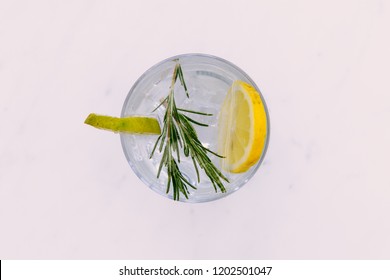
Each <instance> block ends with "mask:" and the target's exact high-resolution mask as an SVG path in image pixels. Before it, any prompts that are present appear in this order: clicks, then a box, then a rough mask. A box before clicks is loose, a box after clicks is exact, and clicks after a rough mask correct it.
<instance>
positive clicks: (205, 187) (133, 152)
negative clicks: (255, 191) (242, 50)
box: [121, 55, 257, 202]
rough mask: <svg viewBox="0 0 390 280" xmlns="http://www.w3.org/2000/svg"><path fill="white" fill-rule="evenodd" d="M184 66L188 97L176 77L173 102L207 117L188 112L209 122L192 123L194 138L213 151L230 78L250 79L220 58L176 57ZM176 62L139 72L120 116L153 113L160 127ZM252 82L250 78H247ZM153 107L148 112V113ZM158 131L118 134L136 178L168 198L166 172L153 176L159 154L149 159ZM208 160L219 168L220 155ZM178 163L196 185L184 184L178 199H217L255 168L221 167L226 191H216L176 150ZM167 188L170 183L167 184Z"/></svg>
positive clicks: (159, 159)
mask: <svg viewBox="0 0 390 280" xmlns="http://www.w3.org/2000/svg"><path fill="white" fill-rule="evenodd" d="M179 63H180V64H181V67H182V69H183V73H184V79H185V81H186V84H187V88H188V92H189V95H190V96H189V98H187V96H186V95H185V92H184V89H183V87H182V86H181V84H180V82H179V81H177V82H176V85H175V101H176V105H177V107H178V108H183V109H189V110H194V111H199V112H204V113H210V114H212V116H202V115H195V114H191V117H192V118H193V119H195V120H197V121H199V122H201V123H205V124H208V127H202V126H198V125H194V128H195V129H196V131H197V133H198V138H199V140H200V141H201V142H202V144H203V145H204V146H205V147H207V148H208V149H210V150H212V151H215V152H216V151H217V150H218V147H217V145H218V143H217V139H218V136H217V134H218V117H219V112H220V110H221V106H222V103H223V100H224V98H225V96H226V94H227V92H228V89H229V88H230V86H231V84H232V83H233V81H235V80H237V79H240V80H244V81H246V82H249V83H251V81H250V80H249V78H248V77H247V76H246V75H245V74H244V73H243V72H242V71H240V70H239V69H237V68H235V67H234V66H232V65H230V64H226V62H224V61H219V60H215V58H211V57H207V56H197V55H193V56H191V55H190V56H184V57H180V58H179ZM174 67H175V62H174V61H173V60H167V61H164V62H162V63H160V64H158V65H157V66H155V67H153V68H151V69H150V70H149V71H148V72H146V73H145V74H144V76H142V77H141V78H140V79H139V80H138V82H137V83H136V85H135V86H134V87H133V88H132V90H131V91H130V93H129V95H128V97H127V99H126V101H125V104H124V107H123V110H122V116H126V115H148V114H150V115H153V116H156V117H157V118H158V119H159V121H160V125H161V127H163V123H162V120H163V118H164V114H165V107H163V106H161V107H159V108H158V109H157V110H156V111H155V112H153V110H154V109H155V108H157V107H158V105H159V104H160V103H161V101H162V100H163V99H164V98H165V97H166V96H167V95H168V92H169V87H170V85H171V80H172V74H173V70H174ZM252 84H253V83H252ZM152 112H153V113H152ZM157 137H158V136H155V135H124V134H123V135H121V140H122V145H123V148H124V152H125V155H126V157H127V159H128V161H129V163H130V165H131V167H132V168H133V170H134V171H135V172H136V174H137V175H138V177H139V178H141V180H142V181H143V182H144V183H145V184H146V185H148V186H149V187H150V188H151V189H153V190H154V191H156V192H158V193H160V194H162V195H165V196H167V197H169V198H172V194H171V191H170V193H168V194H167V193H166V188H167V173H166V170H165V169H164V168H163V169H162V171H161V174H160V177H159V178H157V172H158V167H159V164H160V161H161V157H162V153H160V152H159V151H158V150H156V151H155V153H154V155H153V157H152V158H150V155H151V152H152V150H153V147H154V145H155V143H156V140H157ZM208 155H209V158H210V159H211V160H212V162H213V163H214V164H215V165H216V166H217V167H218V168H219V169H220V170H221V159H220V158H218V157H216V156H214V155H212V154H208ZM179 168H180V170H181V172H182V173H183V175H184V176H185V177H187V178H188V180H189V181H190V182H191V183H192V184H193V185H194V186H195V187H196V188H197V189H196V190H193V189H191V188H189V191H190V195H189V199H188V200H187V199H185V197H184V195H182V194H181V195H180V197H181V198H180V200H182V201H188V202H204V201H210V200H215V199H218V198H221V197H223V196H225V195H227V194H229V193H232V192H233V191H235V190H237V189H238V188H240V187H241V186H242V185H243V184H244V183H245V182H246V181H247V180H248V179H249V178H250V177H251V176H252V175H253V173H254V171H255V170H256V169H257V168H256V167H252V168H251V169H250V170H249V171H247V172H245V173H241V174H232V173H228V172H223V173H224V175H225V176H226V177H227V178H228V179H229V183H227V182H226V183H224V185H225V188H226V189H227V193H224V194H222V193H221V192H220V191H219V190H218V192H215V190H214V187H213V185H212V183H211V182H210V180H209V178H208V177H207V175H206V174H205V173H204V171H203V170H201V169H200V170H199V172H200V182H198V180H197V175H196V171H195V169H194V165H193V162H192V160H191V158H187V157H185V156H184V154H183V153H181V155H180V164H179ZM171 189H172V188H171Z"/></svg>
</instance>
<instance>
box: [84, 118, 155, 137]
mask: <svg viewBox="0 0 390 280" xmlns="http://www.w3.org/2000/svg"><path fill="white" fill-rule="evenodd" d="M84 123H86V124H89V125H91V126H93V127H96V128H100V129H106V130H110V131H113V132H125V133H141V134H160V133H161V129H160V124H159V123H158V120H157V119H155V118H152V117H144V116H130V117H123V118H116V117H110V116H102V115H96V114H89V116H88V117H87V118H86V120H85V121H84Z"/></svg>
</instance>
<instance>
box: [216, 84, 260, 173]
mask: <svg viewBox="0 0 390 280" xmlns="http://www.w3.org/2000/svg"><path fill="white" fill-rule="evenodd" d="M218 128H219V129H218V153H219V154H220V155H222V156H224V158H223V159H222V168H223V169H224V170H226V171H228V172H232V173H241V172H245V171H247V170H248V169H249V168H250V167H251V166H253V165H254V164H256V163H257V162H258V161H259V159H260V157H261V154H262V152H263V149H264V144H265V141H266V137H267V114H266V111H265V107H264V104H263V102H262V100H261V98H260V94H259V93H258V92H257V91H256V89H255V88H254V87H253V86H251V85H249V84H247V83H245V82H243V81H235V82H234V83H233V84H232V86H231V87H230V89H229V91H228V93H227V95H226V97H225V100H224V102H223V104H222V108H221V112H220V115H219V124H218Z"/></svg>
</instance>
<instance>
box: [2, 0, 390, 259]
mask: <svg viewBox="0 0 390 280" xmlns="http://www.w3.org/2000/svg"><path fill="white" fill-rule="evenodd" d="M389 27H390V2H389V1H380V0H372V1H370V0H361V1H302V0H299V1H298V0H296V1H209V0H197V1H179V0H176V1H7V0H5V1H4V0H2V1H1V4H0V119H1V125H0V128H1V129H0V221H1V223H0V224H1V225H0V227H1V229H0V259H4V258H5V259H37V258H44V259H84V258H86V259H153V258H157V259H167V258H174V259H182V258H185V259H192V258H195V259H204V258H205V259H214V258H222V259H225V258H227V259H302V258H303V259H345V258H348V259H377V258H380V259H381V258H387V259H388V258H390V219H389V213H390V172H389V163H388V161H389V158H390V125H389V120H390V82H389V65H390V54H389V50H390V40H389ZM189 52H201V53H208V54H213V55H217V56H220V57H223V58H225V59H227V60H230V61H232V62H233V63H235V64H236V65H238V66H239V67H241V68H242V69H244V70H245V71H246V72H247V73H248V74H249V75H250V76H251V77H252V78H253V79H254V80H255V81H256V83H257V84H258V85H259V87H260V88H261V90H262V91H263V94H264V96H265V98H266V100H267V103H268V106H269V110H270V115H271V125H272V127H271V130H272V134H271V142H270V146H269V150H268V154H267V157H266V160H265V162H264V164H263V166H262V167H261V169H260V170H259V172H258V173H257V174H256V175H255V177H254V178H253V179H252V180H251V181H250V182H249V183H248V184H247V185H246V186H245V187H244V188H243V189H242V190H240V191H239V192H237V193H235V194H233V195H231V196H229V197H227V198H225V199H222V200H219V201H216V202H212V203H205V204H183V203H175V202H173V201H170V200H167V199H165V198H163V197H160V196H159V195H157V194H155V193H154V192H152V191H150V190H149V189H148V188H147V187H145V186H144V185H143V184H142V183H141V182H140V180H139V179H138V178H137V177H136V176H135V175H134V173H133V172H132V171H131V169H130V167H129V166H128V164H127V162H126V160H125V158H124V155H123V152H122V149H121V145H120V141H119V137H118V136H116V135H112V134H110V133H104V132H99V131H96V130H94V129H91V128H90V127H87V126H85V125H84V124H83V121H84V118H85V117H86V116H87V114H88V113H90V112H98V113H105V114H111V115H119V114H120V110H121V106H122V103H123V101H124V98H125V96H126V94H127V92H128V90H129V89H130V87H131V86H132V84H133V83H134V82H135V80H136V79H137V78H138V77H139V76H140V75H141V74H142V73H143V72H144V71H145V70H146V69H148V68H149V67H150V66H151V65H153V64H155V63H156V62H158V61H160V60H162V59H164V58H167V57H170V56H172V55H176V54H181V53H189Z"/></svg>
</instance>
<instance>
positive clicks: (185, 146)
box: [150, 60, 229, 200]
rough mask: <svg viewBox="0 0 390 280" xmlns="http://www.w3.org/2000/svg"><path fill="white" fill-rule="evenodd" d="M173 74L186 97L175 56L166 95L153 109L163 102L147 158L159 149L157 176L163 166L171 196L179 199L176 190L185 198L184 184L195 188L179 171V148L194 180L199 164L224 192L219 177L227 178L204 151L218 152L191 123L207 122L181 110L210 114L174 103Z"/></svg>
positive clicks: (186, 193) (216, 187)
mask: <svg viewBox="0 0 390 280" xmlns="http://www.w3.org/2000/svg"><path fill="white" fill-rule="evenodd" d="M177 78H179V80H180V83H181V85H182V86H183V88H184V91H185V93H186V96H187V98H189V93H188V89H187V85H186V83H185V80H184V75H183V70H182V68H181V66H180V63H179V62H178V60H176V65H175V69H174V71H173V76H172V82H171V86H170V88H169V93H168V96H167V97H166V98H164V99H163V100H162V102H161V103H160V104H159V105H158V106H157V107H156V108H155V109H154V111H155V110H157V108H159V107H160V106H162V105H163V104H164V106H166V111H165V115H164V126H163V129H162V132H161V134H160V136H159V137H158V138H157V141H156V143H155V145H154V147H153V150H152V153H151V155H150V158H152V157H153V155H154V152H155V150H156V149H157V147H158V150H159V151H160V152H163V155H162V159H161V162H160V165H159V168H158V172H157V178H159V176H160V173H161V170H162V168H163V167H165V168H166V169H167V173H168V182H167V191H166V192H167V193H168V192H169V190H170V187H171V185H172V190H173V199H174V200H179V198H180V193H182V194H183V195H184V196H185V197H186V198H187V199H188V194H189V190H188V188H189V187H190V188H193V189H196V187H195V186H194V185H193V184H191V183H190V182H189V181H188V179H187V178H185V177H184V176H183V174H182V173H181V171H180V168H179V163H180V150H182V151H183V154H184V156H186V157H190V158H191V159H192V162H193V164H194V169H195V171H196V175H197V180H198V182H200V176H199V167H200V168H201V169H203V170H204V171H205V173H206V175H207V176H208V177H209V178H210V181H211V183H212V184H213V186H214V190H215V192H218V190H220V191H221V192H223V193H224V192H226V189H225V187H224V185H223V183H222V180H224V181H226V182H229V180H228V179H227V178H226V177H225V176H224V175H223V174H222V172H221V171H220V170H219V169H218V168H217V167H216V166H215V165H214V164H213V163H212V161H211V160H210V158H209V157H208V155H207V153H211V154H213V155H215V156H217V157H222V156H220V155H218V154H217V153H215V152H213V151H211V150H209V149H207V148H206V147H204V146H203V145H202V143H201V142H200V141H199V138H198V135H197V133H196V130H195V128H194V127H193V124H195V125H199V126H208V125H207V124H204V123H201V122H198V121H195V120H194V119H193V118H191V117H189V116H188V115H185V114H184V113H189V114H197V115H204V116H211V115H212V114H207V113H203V112H198V111H192V110H187V109H181V108H177V107H176V102H175V96H174V87H175V84H176V81H177Z"/></svg>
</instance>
